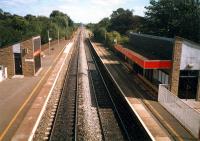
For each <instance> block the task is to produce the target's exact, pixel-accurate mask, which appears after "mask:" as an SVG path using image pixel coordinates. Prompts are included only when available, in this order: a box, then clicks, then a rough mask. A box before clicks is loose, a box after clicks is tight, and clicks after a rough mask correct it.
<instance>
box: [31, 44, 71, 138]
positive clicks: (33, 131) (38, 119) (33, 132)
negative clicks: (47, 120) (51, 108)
mask: <svg viewBox="0 0 200 141" xmlns="http://www.w3.org/2000/svg"><path fill="white" fill-rule="evenodd" d="M69 43H71V42H69ZM69 43H68V44H69ZM68 44H67V45H68ZM67 45H66V47H67ZM66 47H65V49H66ZM71 48H72V46H70V49H69V51H70V50H71ZM63 51H64V50H63ZM68 54H69V52H68V53H66V56H65V58H64V61H63V63H62V65H61V67H60V69H59V71H58V73H57V75H56V79H55V80H54V83H53V85H52V87H51V90H50V91H49V94H48V96H47V98H46V100H45V103H44V105H43V107H42V110H41V111H40V114H39V116H38V118H37V121H36V123H35V125H34V127H33V129H32V132H31V134H30V136H29V138H28V141H32V140H33V136H34V134H35V131H36V130H37V127H38V125H39V123H40V120H41V118H42V115H43V114H44V112H45V110H46V107H47V103H48V101H49V98H50V96H51V95H52V91H53V89H54V87H55V84H56V82H57V80H58V77H59V75H60V72H61V70H62V68H63V66H64V64H65V60H66V58H67V56H68Z"/></svg>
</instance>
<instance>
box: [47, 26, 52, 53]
mask: <svg viewBox="0 0 200 141" xmlns="http://www.w3.org/2000/svg"><path fill="white" fill-rule="evenodd" d="M47 36H48V41H49V55H50V43H51V40H52V38H51V37H49V30H48V31H47Z"/></svg>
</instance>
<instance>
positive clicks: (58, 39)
mask: <svg viewBox="0 0 200 141" xmlns="http://www.w3.org/2000/svg"><path fill="white" fill-rule="evenodd" d="M59 40H60V39H59V29H58V47H59V45H60V41H59Z"/></svg>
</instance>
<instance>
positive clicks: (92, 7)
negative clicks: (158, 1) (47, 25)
mask: <svg viewBox="0 0 200 141" xmlns="http://www.w3.org/2000/svg"><path fill="white" fill-rule="evenodd" d="M148 5H149V0H0V8H1V9H2V10H3V11H6V12H10V13H12V14H18V15H21V16H25V15H27V14H32V15H37V16H39V15H40V16H41V15H42V16H49V14H50V13H51V12H52V11H53V10H59V11H62V12H64V13H66V14H67V15H69V16H70V17H71V19H72V20H73V21H75V22H82V23H90V22H91V23H97V22H99V21H100V20H101V19H103V18H104V17H109V16H110V15H111V14H112V11H114V10H116V9H117V8H124V9H130V10H134V15H140V16H144V11H145V8H144V7H145V6H148Z"/></svg>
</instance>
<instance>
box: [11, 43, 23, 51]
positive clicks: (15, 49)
mask: <svg viewBox="0 0 200 141" xmlns="http://www.w3.org/2000/svg"><path fill="white" fill-rule="evenodd" d="M12 48H13V53H21V47H20V43H18V44H15V45H13V46H12Z"/></svg>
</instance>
